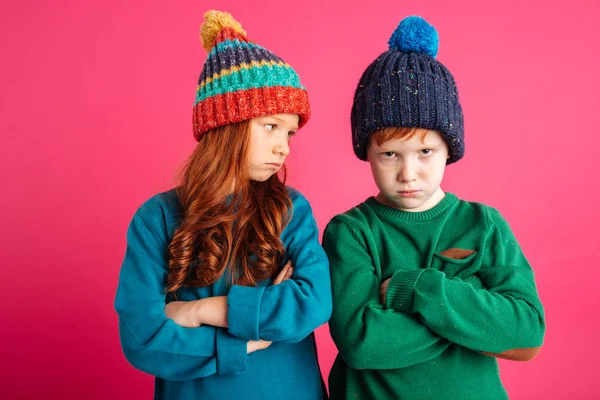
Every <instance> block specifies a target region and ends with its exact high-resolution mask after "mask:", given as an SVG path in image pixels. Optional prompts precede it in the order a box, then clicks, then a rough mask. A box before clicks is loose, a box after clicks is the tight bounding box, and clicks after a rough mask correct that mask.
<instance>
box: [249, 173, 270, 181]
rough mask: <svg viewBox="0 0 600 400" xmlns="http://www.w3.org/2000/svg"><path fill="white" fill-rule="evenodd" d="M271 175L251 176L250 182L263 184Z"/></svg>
mask: <svg viewBox="0 0 600 400" xmlns="http://www.w3.org/2000/svg"><path fill="white" fill-rule="evenodd" d="M272 176H273V174H271V175H266V176H265V175H261V176H251V177H250V180H251V181H254V182H265V181H267V180H268V179H269V178H270V177H272Z"/></svg>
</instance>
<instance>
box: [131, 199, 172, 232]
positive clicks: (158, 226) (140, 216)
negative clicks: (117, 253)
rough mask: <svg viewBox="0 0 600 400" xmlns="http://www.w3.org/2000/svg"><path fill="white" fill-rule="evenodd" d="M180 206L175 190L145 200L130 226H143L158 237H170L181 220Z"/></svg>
mask: <svg viewBox="0 0 600 400" xmlns="http://www.w3.org/2000/svg"><path fill="white" fill-rule="evenodd" d="M181 215H182V213H181V206H180V203H179V198H178V196H177V191H176V190H175V189H171V190H168V191H166V192H162V193H158V194H155V195H153V196H152V197H150V198H149V199H147V200H146V201H145V202H144V203H143V204H142V205H141V206H140V207H139V208H138V209H137V211H136V212H135V214H134V216H133V219H132V221H131V225H132V226H135V225H143V226H145V227H146V228H147V229H149V230H151V231H152V232H154V234H155V235H157V236H160V237H163V238H164V237H170V236H171V235H172V232H173V231H174V228H175V225H176V224H177V223H178V222H179V221H180V219H181Z"/></svg>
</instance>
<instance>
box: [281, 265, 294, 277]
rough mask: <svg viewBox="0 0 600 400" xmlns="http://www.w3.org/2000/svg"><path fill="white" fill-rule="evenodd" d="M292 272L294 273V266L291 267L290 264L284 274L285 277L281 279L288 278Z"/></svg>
mask: <svg viewBox="0 0 600 400" xmlns="http://www.w3.org/2000/svg"><path fill="white" fill-rule="evenodd" d="M293 274H294V267H292V266H291V265H290V267H289V268H288V270H287V273H286V274H285V278H284V279H283V280H284V281H287V280H288V279H290V278H291V277H292V275H293Z"/></svg>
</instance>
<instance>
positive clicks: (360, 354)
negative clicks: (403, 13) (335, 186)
mask: <svg viewBox="0 0 600 400" xmlns="http://www.w3.org/2000/svg"><path fill="white" fill-rule="evenodd" d="M389 44H390V50H388V51H386V52H385V53H383V54H382V55H381V56H380V57H379V58H377V59H376V60H375V61H374V62H373V63H372V64H371V65H370V66H369V67H368V68H367V70H366V71H365V73H364V74H363V76H362V78H361V80H360V82H359V85H358V88H357V90H356V93H355V97H354V103H353V107H352V118H351V121H352V132H353V137H352V139H353V145H354V151H355V153H356V155H357V156H358V157H359V158H360V159H361V160H368V161H369V163H370V165H371V170H372V173H373V178H374V180H375V183H376V184H377V187H378V188H379V193H378V194H377V196H375V197H371V198H369V199H367V200H366V201H365V202H363V203H361V204H359V205H358V206H356V207H354V208H353V209H351V210H349V211H348V212H346V213H344V214H341V215H338V216H336V217H335V218H333V219H332V221H331V222H330V223H329V224H328V226H327V228H326V230H325V234H324V237H323V245H324V247H325V250H326V252H327V254H328V256H329V261H330V265H331V266H330V270H331V278H332V288H333V315H332V318H331V320H330V322H329V326H330V330H331V336H332V338H333V340H334V341H335V343H336V345H337V347H338V350H339V354H338V357H337V359H336V361H335V363H334V366H333V368H332V370H331V373H330V376H329V388H330V393H331V398H332V400H335V399H378V400H380V399H410V400H414V399H461V400H462V399H478V400H479V399H486V400H490V399H506V398H507V394H506V391H505V389H504V387H503V386H502V383H501V381H500V377H499V373H498V364H497V361H496V358H506V359H510V360H522V361H525V360H530V359H532V358H534V357H535V356H536V355H537V353H538V352H539V349H540V347H541V345H542V342H543V336H544V331H545V323H544V315H543V308H542V305H541V303H540V300H539V298H538V295H537V290H536V286H535V281H534V275H533V271H532V269H531V267H530V265H529V263H528V262H527V259H526V258H525V256H524V255H523V253H522V252H521V249H520V247H519V244H518V243H517V241H516V239H515V237H514V236H513V234H512V232H511V230H510V227H509V226H508V224H507V223H506V221H505V220H504V219H503V218H502V216H501V215H500V213H499V212H498V211H496V210H495V209H493V208H491V207H488V206H485V205H483V204H478V203H469V202H466V201H463V200H459V199H458V198H457V197H456V196H455V195H453V194H451V193H444V192H443V190H442V189H441V187H440V184H441V182H442V178H443V175H444V169H445V166H446V165H447V164H450V163H453V162H456V161H458V160H459V159H460V158H461V157H462V156H463V154H464V142H463V116H462V109H461V106H460V103H459V100H458V93H457V90H456V85H455V83H454V79H453V77H452V75H451V74H450V72H449V71H448V70H447V69H446V68H445V67H444V66H443V65H442V64H441V63H439V62H438V61H436V60H435V58H434V57H435V56H436V54H437V45H438V36H437V32H436V31H435V29H434V28H433V27H432V26H431V25H429V24H428V23H427V22H426V21H425V20H423V19H421V18H419V17H408V18H406V19H405V20H403V21H402V22H401V23H400V25H399V26H398V28H397V29H396V31H395V32H394V34H393V35H392V37H391V39H390V41H389Z"/></svg>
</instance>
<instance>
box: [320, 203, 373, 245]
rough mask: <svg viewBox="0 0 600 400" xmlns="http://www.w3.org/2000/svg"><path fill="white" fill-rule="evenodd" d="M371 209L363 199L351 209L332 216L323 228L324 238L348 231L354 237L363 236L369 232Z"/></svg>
mask: <svg viewBox="0 0 600 400" xmlns="http://www.w3.org/2000/svg"><path fill="white" fill-rule="evenodd" d="M373 213H374V212H373V210H372V209H371V208H370V207H369V205H368V204H367V201H364V202H362V203H360V204H358V205H356V206H354V207H352V208H351V209H349V210H347V211H345V212H343V213H340V214H338V215H336V216H334V217H333V218H332V219H331V220H330V221H329V223H328V224H327V226H326V228H325V233H324V239H325V236H327V237H332V238H333V237H338V236H340V235H343V234H345V233H350V234H352V236H354V237H355V238H357V239H358V238H361V237H364V236H365V233H366V232H370V231H371V228H370V222H369V221H370V220H372V218H371V217H372V214H373Z"/></svg>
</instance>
